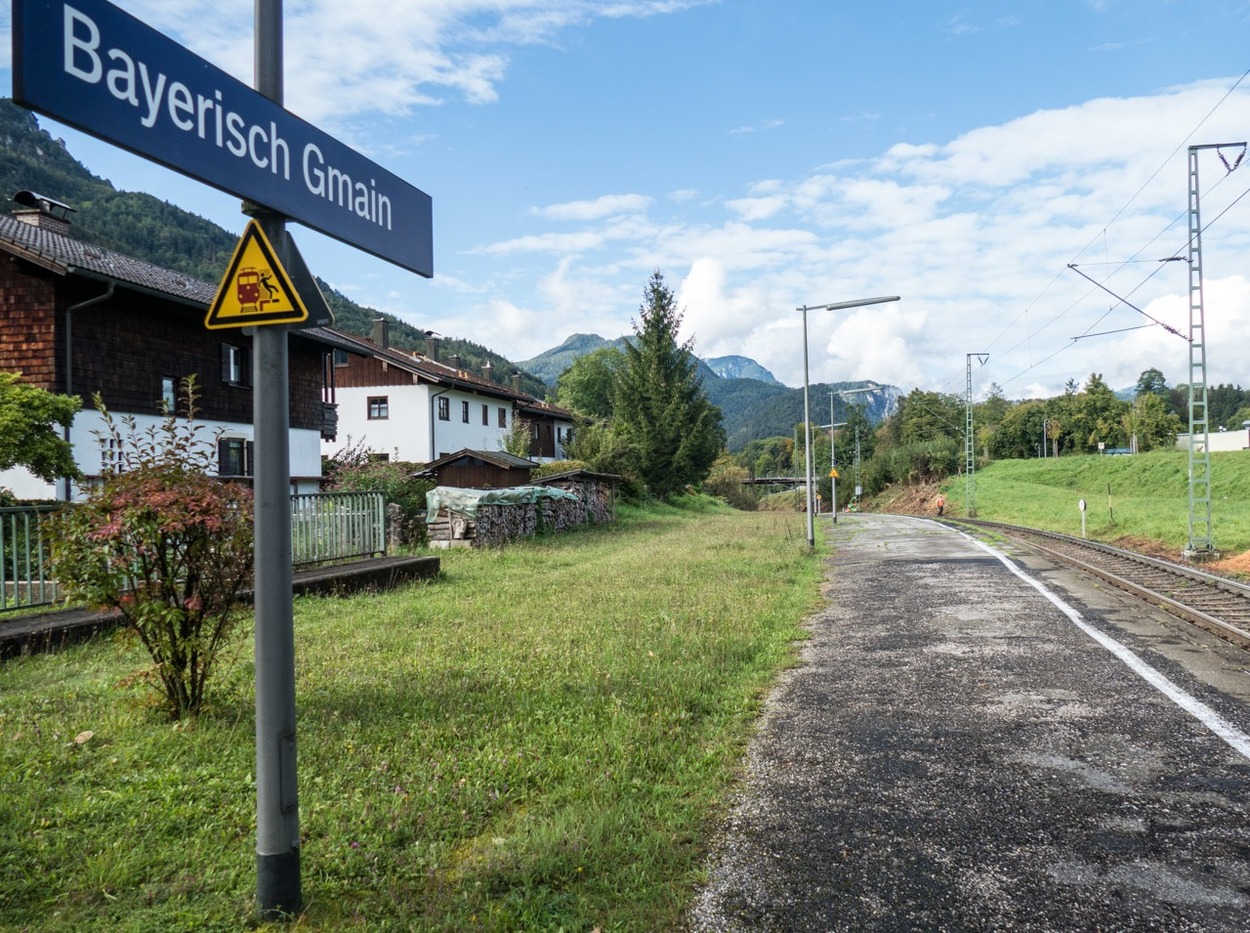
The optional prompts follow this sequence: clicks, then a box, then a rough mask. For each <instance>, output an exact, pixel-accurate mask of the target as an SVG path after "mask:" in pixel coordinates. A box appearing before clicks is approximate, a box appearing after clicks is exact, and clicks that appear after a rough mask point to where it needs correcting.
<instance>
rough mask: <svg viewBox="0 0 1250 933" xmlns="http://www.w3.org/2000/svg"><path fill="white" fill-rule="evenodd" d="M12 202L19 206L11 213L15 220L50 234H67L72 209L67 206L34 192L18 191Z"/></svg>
mask: <svg viewBox="0 0 1250 933" xmlns="http://www.w3.org/2000/svg"><path fill="white" fill-rule="evenodd" d="M13 201H14V203H16V204H20V205H21V207H19V208H17V209H16V210H14V211H13V217H14V219H15V220H20V221H21V222H22V223H26V224H30V225H31V226H32V227H38V228H39V229H40V230H47V231H49V232H50V233H60V234H67V233H69V215H70V214H71V213H72V212H73V210H74V209H73V208H72V207H70V206H69V205H68V204H64V203H62V202H61V201H58V200H56V199H55V198H50V197H48V196H47V195H43V194H37V193H35V192H34V191H19V192H18V193H17V194H15V195H13Z"/></svg>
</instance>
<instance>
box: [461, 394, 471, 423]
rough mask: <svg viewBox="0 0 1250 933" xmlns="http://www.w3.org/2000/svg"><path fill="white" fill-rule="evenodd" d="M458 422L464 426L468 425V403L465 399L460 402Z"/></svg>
mask: <svg viewBox="0 0 1250 933" xmlns="http://www.w3.org/2000/svg"><path fill="white" fill-rule="evenodd" d="M460 420H461V421H463V422H464V423H465V424H468V423H469V402H468V400H467V399H461V400H460Z"/></svg>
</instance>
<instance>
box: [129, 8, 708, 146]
mask: <svg viewBox="0 0 1250 933" xmlns="http://www.w3.org/2000/svg"><path fill="white" fill-rule="evenodd" d="M707 2H709V0H527V2H524V3H515V2H513V0H423V2H421V3H391V4H387V5H386V6H385V7H384V8H382V7H378V6H376V5H374V4H360V3H354V2H344V0H304V2H301V3H298V4H288V6H287V8H286V10H285V11H284V24H283V32H284V40H285V41H284V45H285V49H284V54H285V58H286V68H287V72H288V73H289V74H299V75H300V80H299V81H298V82H293V83H291V86H290V87H289V88H288V89H287V99H286V105H287V107H288V108H289V109H290V110H292V111H293V112H295V113H298V114H300V115H301V116H302V117H304V118H306V119H308V120H310V121H312V122H314V123H317V124H318V125H321V126H325V127H336V126H346V125H348V124H350V123H351V122H352V121H353V119H354V117H355V115H357V114H378V113H381V114H392V115H403V114H407V113H410V112H411V111H412V110H413V109H414V108H416V107H420V106H430V105H437V104H439V103H441V102H443V101H445V100H447V99H449V98H453V97H454V98H459V99H464V100H467V101H470V102H472V103H490V102H492V101H495V100H497V99H498V97H499V85H500V82H501V81H502V80H503V78H504V76H505V74H506V73H507V69H508V64H509V58H508V51H507V50H509V49H513V48H520V47H523V46H529V45H535V44H543V43H551V42H553V41H555V39H556V37H557V36H558V35H559V34H560V32H561V31H562V30H565V29H567V28H569V27H570V26H578V25H584V24H587V23H590V22H593V21H594V20H596V19H600V18H604V19H622V18H643V17H650V16H657V15H662V14H666V13H673V12H677V11H680V10H684V9H688V8H690V7H694V6H700V5H703V4H704V3H707ZM119 6H121V7H123V8H124V9H125V10H126V11H127V12H129V13H131V14H133V15H134V16H136V17H137V18H139V19H141V20H143V21H144V22H145V23H148V24H149V25H151V26H153V27H154V28H155V29H157V30H159V31H161V32H163V33H166V34H167V35H170V36H172V37H174V38H176V39H177V40H178V41H179V42H180V43H182V44H183V45H185V46H187V47H188V48H190V49H191V50H192V51H194V52H196V53H197V54H199V55H201V56H202V57H204V58H206V59H208V60H209V61H211V62H213V63H214V64H216V65H218V66H219V67H221V68H223V69H225V70H226V71H228V72H230V73H231V74H233V75H234V76H235V77H236V78H239V79H240V80H242V81H244V82H245V83H248V84H250V83H251V76H252V55H253V52H252V31H251V28H250V26H251V23H252V19H253V15H254V10H253V2H252V0H121V2H120V3H119ZM189 23H194V28H188V25H187V24H189ZM240 24H243V25H244V26H245V27H246V28H240Z"/></svg>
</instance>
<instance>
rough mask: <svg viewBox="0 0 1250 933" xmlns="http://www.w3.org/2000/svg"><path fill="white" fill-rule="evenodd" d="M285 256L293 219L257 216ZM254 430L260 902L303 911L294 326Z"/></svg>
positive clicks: (278, 86)
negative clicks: (290, 355) (290, 348)
mask: <svg viewBox="0 0 1250 933" xmlns="http://www.w3.org/2000/svg"><path fill="white" fill-rule="evenodd" d="M255 41H256V90H258V91H259V92H260V93H261V94H264V95H265V96H266V97H268V98H269V99H270V100H272V101H274V102H275V103H276V104H278V105H279V106H281V104H282V93H283V88H282V0H256V40H255ZM258 219H259V221H260V224H261V227H262V228H263V230H264V232H265V234H266V235H267V236H268V238H269V242H271V243H272V244H273V245H274V249H275V250H276V251H277V253H278V255H279V256H282V255H284V253H285V250H286V236H287V234H286V219H285V218H284V217H281V216H280V215H276V214H269V213H266V214H263V215H262V216H261V217H260V218H258ZM252 347H253V350H254V351H255V352H254V353H253V354H252V358H253V367H254V369H253V378H252V384H253V385H254V386H255V390H254V391H255V394H254V395H253V399H252V405H253V408H252V418H253V421H254V422H255V431H256V479H255V482H256V488H255V493H256V500H255V510H256V511H255V516H256V520H255V534H256V636H255V659H256V901H257V908H258V909H259V911H260V913H261V915H262V916H264V917H266V918H268V919H276V918H278V917H281V916H292V915H295V914H298V913H299V912H300V909H301V908H302V906H303V903H302V898H301V896H300V871H299V853H300V839H299V788H298V784H297V781H296V769H295V622H294V612H293V609H292V605H291V584H292V571H291V452H290V443H291V442H290V419H291V416H290V402H289V395H290V388H289V373H288V364H289V361H288V359H287V326H286V325H281V324H280V325H271V326H266V327H257V328H255V329H254V331H253V336H252Z"/></svg>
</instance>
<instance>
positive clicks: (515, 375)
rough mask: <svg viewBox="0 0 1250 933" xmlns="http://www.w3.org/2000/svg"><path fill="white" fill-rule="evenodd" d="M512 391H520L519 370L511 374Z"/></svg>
mask: <svg viewBox="0 0 1250 933" xmlns="http://www.w3.org/2000/svg"><path fill="white" fill-rule="evenodd" d="M512 391H514V392H520V391H521V371H520V370H519V369H518V370H517V371H516V372H514V373H513V374H512Z"/></svg>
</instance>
